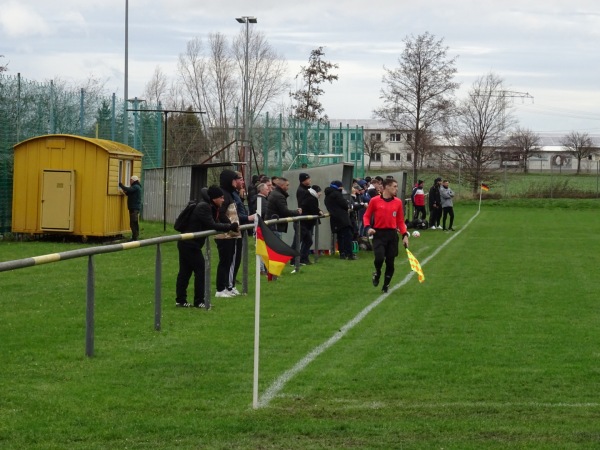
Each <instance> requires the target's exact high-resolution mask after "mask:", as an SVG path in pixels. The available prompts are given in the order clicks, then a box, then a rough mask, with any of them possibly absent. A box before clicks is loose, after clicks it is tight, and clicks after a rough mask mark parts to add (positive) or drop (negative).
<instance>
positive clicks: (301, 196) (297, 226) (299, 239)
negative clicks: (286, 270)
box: [290, 172, 312, 266]
mask: <svg viewBox="0 0 600 450" xmlns="http://www.w3.org/2000/svg"><path fill="white" fill-rule="evenodd" d="M298 181H299V182H300V184H299V185H298V189H296V204H297V205H298V208H300V209H302V211H304V207H303V206H302V205H303V204H304V203H305V202H306V200H309V201H310V198H311V197H312V196H311V195H310V193H309V192H308V189H309V188H310V186H311V184H312V183H311V179H310V175H309V174H307V173H305V172H302V173H300V174H299V175H298ZM303 214H308V213H307V212H306V211H304V212H303ZM293 227H294V240H293V241H292V247H293V248H295V249H296V250H298V251H300V250H301V248H302V246H303V245H306V244H307V243H308V241H309V240H310V241H311V244H309V245H312V240H311V239H310V236H307V235H306V232H304V234H302V233H303V230H302V225H301V222H294V223H293ZM300 259H301V258H300ZM296 262H298V260H297V259H295V258H293V259H292V260H291V261H290V264H291V265H292V266H293V265H295V263H296ZM300 262H302V261H300Z"/></svg>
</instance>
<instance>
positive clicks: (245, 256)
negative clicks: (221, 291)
mask: <svg viewBox="0 0 600 450" xmlns="http://www.w3.org/2000/svg"><path fill="white" fill-rule="evenodd" d="M242 265H243V267H242V294H247V293H248V231H246V230H243V231H242ZM234 281H235V280H234Z"/></svg>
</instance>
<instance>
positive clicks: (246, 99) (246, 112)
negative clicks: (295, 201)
mask: <svg viewBox="0 0 600 450" xmlns="http://www.w3.org/2000/svg"><path fill="white" fill-rule="evenodd" d="M235 20H237V21H238V23H244V24H246V48H245V51H244V92H243V94H242V103H243V105H242V121H243V134H242V142H243V149H244V157H243V161H244V162H245V163H246V167H247V168H248V173H246V174H244V177H245V178H247V179H250V172H251V171H252V151H251V150H250V149H251V146H250V145H248V144H249V142H250V130H249V128H250V127H249V122H250V118H249V116H250V92H249V74H248V72H249V70H248V59H249V52H250V24H251V23H257V21H258V20H257V19H256V17H253V16H242V17H236V19H235ZM243 169H244V168H243V167H242V170H243Z"/></svg>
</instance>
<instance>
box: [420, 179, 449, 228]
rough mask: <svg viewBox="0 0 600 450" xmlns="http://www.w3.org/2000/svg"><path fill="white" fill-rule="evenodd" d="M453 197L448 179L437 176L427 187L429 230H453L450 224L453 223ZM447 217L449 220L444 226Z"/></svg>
mask: <svg viewBox="0 0 600 450" xmlns="http://www.w3.org/2000/svg"><path fill="white" fill-rule="evenodd" d="M419 181H421V180H419ZM421 183H422V182H421ZM453 198H454V191H453V190H452V189H450V186H449V182H448V180H442V178H440V177H437V178H436V179H435V180H434V182H433V185H432V186H431V188H430V189H429V226H430V229H431V230H435V229H441V230H444V231H454V228H452V225H454V202H453V200H452V199H453ZM448 217H449V218H450V221H449V224H448V227H447V228H446V219H447V218H448ZM440 222H441V223H442V226H440Z"/></svg>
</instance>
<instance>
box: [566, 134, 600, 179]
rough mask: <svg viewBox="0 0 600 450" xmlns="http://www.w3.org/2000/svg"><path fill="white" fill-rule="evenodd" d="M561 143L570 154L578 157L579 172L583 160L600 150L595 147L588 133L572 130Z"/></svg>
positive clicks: (578, 171)
mask: <svg viewBox="0 0 600 450" xmlns="http://www.w3.org/2000/svg"><path fill="white" fill-rule="evenodd" d="M561 145H562V146H563V147H564V148H565V149H566V150H567V152H568V153H569V154H570V155H573V156H574V157H575V158H577V174H578V175H579V173H580V172H581V160H582V159H584V158H589V157H590V156H591V155H593V154H594V153H596V152H597V151H598V149H597V148H594V147H593V145H594V144H593V142H592V139H591V138H590V136H589V135H588V134H587V133H580V132H578V131H571V132H570V133H569V134H567V135H566V136H564V137H563V138H562V140H561Z"/></svg>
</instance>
